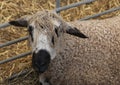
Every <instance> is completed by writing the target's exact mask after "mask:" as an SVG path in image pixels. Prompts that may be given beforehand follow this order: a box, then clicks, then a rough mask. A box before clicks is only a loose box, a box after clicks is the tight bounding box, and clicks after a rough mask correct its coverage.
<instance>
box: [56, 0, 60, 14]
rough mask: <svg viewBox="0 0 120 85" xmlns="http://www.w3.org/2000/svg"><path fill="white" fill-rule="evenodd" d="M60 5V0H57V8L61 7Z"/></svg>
mask: <svg viewBox="0 0 120 85" xmlns="http://www.w3.org/2000/svg"><path fill="white" fill-rule="evenodd" d="M59 7H60V0H56V9H57V8H59ZM59 12H60V11H59ZM59 12H57V13H59Z"/></svg>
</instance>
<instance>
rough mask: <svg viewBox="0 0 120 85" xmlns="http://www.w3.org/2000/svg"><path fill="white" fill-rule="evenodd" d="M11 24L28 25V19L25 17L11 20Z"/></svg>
mask: <svg viewBox="0 0 120 85" xmlns="http://www.w3.org/2000/svg"><path fill="white" fill-rule="evenodd" d="M9 24H10V25H13V26H18V27H27V26H28V22H27V20H24V19H19V20H15V21H10V22H9Z"/></svg>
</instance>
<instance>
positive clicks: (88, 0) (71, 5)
mask: <svg viewBox="0 0 120 85" xmlns="http://www.w3.org/2000/svg"><path fill="white" fill-rule="evenodd" d="M94 1H96V0H83V1H80V2H77V3H74V4H70V5H67V6H63V7H60V8H57V9H55V11H56V12H60V11H63V10H66V9H70V8H73V7H77V6H80V5H82V4H87V3H91V2H94Z"/></svg>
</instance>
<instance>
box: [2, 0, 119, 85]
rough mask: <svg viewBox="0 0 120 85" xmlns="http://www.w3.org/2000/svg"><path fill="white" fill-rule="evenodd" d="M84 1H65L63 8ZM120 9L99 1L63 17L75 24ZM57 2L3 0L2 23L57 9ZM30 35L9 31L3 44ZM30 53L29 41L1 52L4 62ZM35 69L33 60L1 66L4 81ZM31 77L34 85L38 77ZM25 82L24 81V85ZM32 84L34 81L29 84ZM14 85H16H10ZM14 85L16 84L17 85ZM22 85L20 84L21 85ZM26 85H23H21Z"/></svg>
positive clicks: (111, 2)
mask: <svg viewBox="0 0 120 85" xmlns="http://www.w3.org/2000/svg"><path fill="white" fill-rule="evenodd" d="M79 1H80V0H62V1H61V6H65V5H68V4H71V3H75V2H79ZM117 6H120V0H97V1H96V2H94V3H92V4H87V5H82V6H79V7H75V8H72V9H69V10H65V11H62V12H61V16H62V17H63V18H64V19H65V20H66V21H74V20H77V19H80V18H82V17H85V16H88V15H93V14H96V13H100V12H102V11H104V10H107V9H110V8H112V7H117ZM54 8H55V0H1V1H0V23H4V22H8V21H10V20H14V19H18V18H20V17H21V16H23V15H28V14H33V13H35V12H37V11H40V10H44V9H49V10H51V9H54ZM117 15H120V11H116V12H113V13H110V14H107V15H103V16H101V17H99V18H98V19H104V18H108V17H113V16H117ZM25 35H27V30H26V29H25V28H18V27H13V26H10V27H7V28H6V29H2V30H0V44H2V43H4V42H7V41H10V40H14V39H17V38H20V37H23V36H25ZM28 50H30V48H28V46H27V41H22V42H19V43H16V44H13V45H10V46H7V47H4V48H0V60H3V59H7V58H10V57H12V56H15V55H18V54H20V53H23V52H27V51H28ZM30 67H31V56H27V57H25V58H21V59H18V60H15V61H12V62H9V63H6V64H3V65H0V81H3V80H4V79H6V78H8V77H10V76H11V75H12V74H13V73H16V72H19V71H21V70H24V69H25V68H30ZM31 76H32V75H30V76H29V77H28V80H26V81H25V82H31V85H34V83H33V82H35V79H36V78H35V76H32V79H31ZM23 79H24V78H20V80H19V81H13V83H15V82H17V83H18V82H19V83H20V82H21V81H22V80H23ZM29 80H30V81H29ZM10 85H12V83H11V84H10ZM13 85H14V84H13ZM19 85H20V84H19ZM21 85H23V84H21Z"/></svg>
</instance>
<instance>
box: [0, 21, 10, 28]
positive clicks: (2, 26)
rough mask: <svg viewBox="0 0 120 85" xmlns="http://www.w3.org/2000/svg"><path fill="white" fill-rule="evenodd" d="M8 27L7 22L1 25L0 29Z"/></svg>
mask: <svg viewBox="0 0 120 85" xmlns="http://www.w3.org/2000/svg"><path fill="white" fill-rule="evenodd" d="M8 26H10V24H9V23H8V22H7V23H3V24H0V29H2V28H5V27H8Z"/></svg>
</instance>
